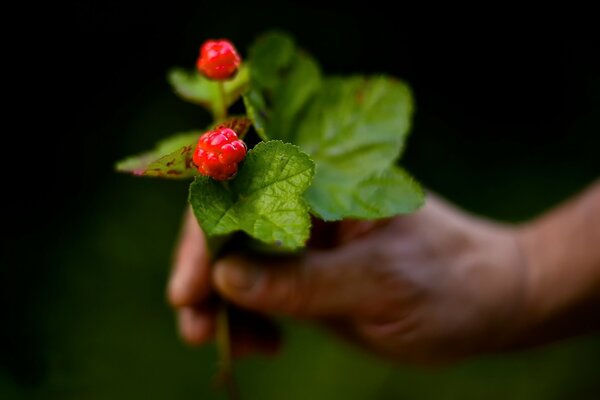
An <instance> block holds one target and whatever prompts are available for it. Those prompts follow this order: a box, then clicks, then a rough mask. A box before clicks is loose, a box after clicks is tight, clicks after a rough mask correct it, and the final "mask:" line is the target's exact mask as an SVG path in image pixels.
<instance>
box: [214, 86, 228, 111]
mask: <svg viewBox="0 0 600 400" xmlns="http://www.w3.org/2000/svg"><path fill="white" fill-rule="evenodd" d="M217 87H218V88H219V100H220V101H219V103H218V104H219V108H218V110H216V113H215V120H217V121H222V120H224V119H225V118H227V93H226V92H225V83H224V82H223V81H218V82H217Z"/></svg>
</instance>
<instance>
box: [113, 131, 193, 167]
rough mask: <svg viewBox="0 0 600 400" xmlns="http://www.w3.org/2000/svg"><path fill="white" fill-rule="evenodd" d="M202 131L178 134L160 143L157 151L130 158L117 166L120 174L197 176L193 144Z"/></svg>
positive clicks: (156, 148)
mask: <svg viewBox="0 0 600 400" xmlns="http://www.w3.org/2000/svg"><path fill="white" fill-rule="evenodd" d="M201 134H202V131H189V132H184V133H178V134H175V135H173V136H171V137H170V138H168V139H165V140H163V141H161V142H159V143H158V144H157V145H156V147H155V149H154V150H152V151H149V152H146V153H143V154H140V155H137V156H132V157H128V158H126V159H125V160H123V161H120V162H118V163H117V165H116V169H117V171H119V172H127V173H130V174H133V175H136V176H158V177H164V178H173V179H184V178H189V177H193V176H194V175H196V172H195V168H193V165H190V163H191V159H192V158H191V157H192V151H193V144H194V143H195V142H196V141H197V140H198V138H199V137H200V135H201Z"/></svg>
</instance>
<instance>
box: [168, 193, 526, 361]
mask: <svg viewBox="0 0 600 400" xmlns="http://www.w3.org/2000/svg"><path fill="white" fill-rule="evenodd" d="M316 228H317V230H316V231H315V232H313V235H312V239H311V244H313V245H317V247H323V246H324V245H325V246H326V247H327V248H325V249H323V248H320V249H309V250H307V251H306V252H305V253H304V255H303V256H301V257H298V258H293V259H285V260H284V261H282V260H281V259H275V260H273V259H271V260H269V259H259V258H255V257H252V258H250V257H243V256H241V255H232V256H228V257H225V258H223V259H221V260H218V261H217V262H216V263H215V265H214V266H213V268H211V266H210V265H209V261H208V259H207V253H206V248H205V244H204V237H203V234H202V232H201V230H200V229H199V228H198V225H197V223H196V221H195V220H194V217H193V215H192V214H191V212H190V213H188V214H187V218H186V222H185V226H184V229H183V235H182V238H181V242H180V245H179V248H178V251H177V256H176V261H175V267H174V269H173V275H172V278H171V281H170V285H169V299H170V302H171V303H172V305H173V306H174V307H175V308H177V309H178V313H179V329H180V332H181V334H182V336H183V338H184V339H185V340H186V341H188V342H189V343H192V344H201V343H204V342H206V341H208V340H210V339H211V338H212V335H213V330H214V328H213V327H214V310H213V307H212V306H211V303H212V301H211V297H212V296H213V292H214V291H215V290H216V291H218V293H219V294H220V295H221V296H223V297H225V298H226V299H227V300H229V301H231V302H232V303H234V304H236V305H238V306H239V307H240V308H241V309H244V310H251V311H254V312H255V313H254V314H250V313H248V312H246V313H244V318H243V319H244V322H245V323H243V324H241V325H240V324H239V323H238V324H235V322H234V325H236V326H234V328H233V331H234V333H236V334H238V335H241V337H240V336H238V337H237V338H235V337H234V349H236V352H237V353H238V354H239V353H245V352H247V351H250V350H262V351H267V352H272V351H274V350H275V349H276V348H277V345H278V336H277V334H276V330H275V329H274V327H273V325H272V324H271V323H270V322H269V320H268V319H267V318H265V315H276V314H287V315H291V316H294V317H297V318H301V319H310V320H313V321H315V322H317V323H319V324H323V325H325V326H327V327H329V328H331V329H332V330H333V331H335V332H336V333H338V334H340V335H341V336H343V337H344V338H347V339H349V340H351V341H353V342H354V343H357V344H359V345H361V346H363V347H365V348H367V349H369V350H370V351H373V352H375V353H377V354H380V355H382V356H384V357H386V358H391V359H394V360H403V361H413V362H421V363H438V362H445V361H450V360H456V359H460V358H464V357H467V356H469V355H473V354H478V353H481V352H485V351H489V350H493V349H496V348H500V347H502V345H503V344H504V343H505V342H506V341H507V340H509V337H510V335H511V327H512V326H513V323H514V322H515V321H517V319H518V312H517V311H518V310H519V309H520V306H521V302H522V299H523V291H524V287H523V282H524V278H523V277H524V272H523V265H522V258H521V256H520V252H519V248H518V245H517V241H516V234H515V233H514V230H513V229H512V228H510V227H507V226H502V225H499V224H495V223H492V222H487V221H484V220H481V219H477V218H474V217H472V216H469V215H467V214H465V213H462V212H461V211H459V210H457V209H455V208H453V207H451V206H450V205H448V204H446V203H444V202H442V201H441V200H439V199H437V198H435V197H431V196H430V197H429V199H428V200H427V203H426V205H425V206H424V207H423V208H422V209H421V210H420V211H418V212H417V213H415V214H412V215H409V216H402V217H397V218H394V219H389V220H383V221H377V222H371V221H362V222H360V221H343V222H341V223H338V224H323V223H321V224H317V226H316ZM261 315H262V316H261Z"/></svg>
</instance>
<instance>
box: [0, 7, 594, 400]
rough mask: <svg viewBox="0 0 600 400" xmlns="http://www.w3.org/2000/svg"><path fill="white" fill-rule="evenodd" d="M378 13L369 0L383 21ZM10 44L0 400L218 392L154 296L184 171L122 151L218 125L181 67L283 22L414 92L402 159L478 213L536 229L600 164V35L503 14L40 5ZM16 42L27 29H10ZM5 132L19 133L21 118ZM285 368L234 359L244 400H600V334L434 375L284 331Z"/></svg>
mask: <svg viewBox="0 0 600 400" xmlns="http://www.w3.org/2000/svg"><path fill="white" fill-rule="evenodd" d="M373 9H375V10H377V11H372V10H373ZM32 15H33V17H32V18H31V20H29V23H28V25H27V26H28V27H29V29H30V31H29V32H30V33H31V34H30V35H28V36H27V37H25V35H23V37H22V38H21V39H23V43H22V44H17V47H18V48H19V49H20V50H19V55H20V56H21V55H22V56H23V57H20V56H18V57H17V56H16V57H15V58H13V59H11V60H12V61H11V64H16V65H17V66H18V67H23V68H24V69H23V70H22V71H27V72H21V73H20V74H18V75H13V76H9V77H7V79H6V80H7V81H12V82H8V83H14V82H15V81H16V83H17V85H18V86H19V94H18V95H17V96H16V97H15V103H16V104H17V106H18V107H19V109H20V110H21V111H22V113H19V114H16V113H14V114H15V115H12V117H16V118H17V122H18V126H19V127H20V128H18V129H19V131H18V132H12V131H11V132H10V134H11V135H14V136H16V138H17V142H18V144H17V146H10V147H9V146H6V148H7V150H6V153H8V157H9V158H8V160H9V161H8V162H9V166H8V167H7V168H5V170H6V175H7V176H6V180H7V182H8V183H9V184H10V186H11V188H12V190H11V191H10V194H5V197H7V200H8V204H9V205H8V206H6V207H5V210H4V212H5V213H6V214H5V218H4V222H3V225H4V229H5V232H6V233H7V235H6V236H8V238H7V239H4V240H3V241H2V254H1V257H2V267H1V273H2V276H1V285H2V297H3V299H2V300H3V302H2V304H3V306H2V307H3V314H4V316H3V323H2V329H1V332H2V333H1V334H2V337H1V339H2V340H1V342H0V346H2V349H1V351H2V352H1V360H0V361H1V364H0V368H1V369H0V397H1V398H44V399H47V398H61V399H70V398H73V399H81V398H89V399H121V398H123V399H125V398H127V399H130V398H145V399H154V398H156V399H164V398H213V397H214V398H222V394H220V393H215V392H213V391H212V389H211V387H210V377H211V375H212V373H213V371H214V350H213V348H212V347H211V346H209V347H206V348H203V349H200V350H190V349H188V348H186V347H185V346H183V345H182V344H181V342H180V341H179V340H178V338H177V333H176V330H175V324H174V322H173V318H172V315H171V312H170V310H169V309H168V307H167V305H166V303H165V301H164V285H165V282H166V279H167V276H168V269H169V261H170V252H171V248H172V246H173V243H174V241H175V237H176V235H177V228H178V224H179V220H180V216H181V211H182V209H183V206H184V204H185V198H186V187H187V184H186V183H174V182H163V181H154V180H145V179H134V178H131V177H128V176H121V175H117V174H115V173H114V172H113V170H112V168H113V164H114V162H115V161H116V160H118V159H120V158H122V157H124V156H126V155H129V154H131V153H136V152H139V151H142V150H145V149H147V148H150V147H151V146H152V145H153V143H154V142H155V141H156V140H158V139H160V138H162V137H164V136H166V135H168V134H170V133H172V132H176V131H180V130H188V129H190V128H199V127H202V126H205V125H206V124H207V123H208V122H209V116H208V115H207V114H206V113H205V112H204V111H202V110H200V109H198V108H197V107H195V106H193V105H189V104H186V103H184V102H182V101H181V100H179V99H177V98H176V96H175V95H174V94H172V93H171V90H170V88H169V87H168V85H167V83H166V80H165V73H166V70H167V69H168V68H169V67H170V66H174V65H179V66H188V67H192V66H193V63H194V61H195V59H196V56H197V51H198V48H199V45H200V43H201V42H202V41H203V40H205V39H207V38H219V37H228V38H230V39H231V40H232V41H233V42H234V43H236V45H237V47H238V49H240V51H241V53H242V55H245V49H246V48H247V46H248V45H249V44H250V43H251V42H252V41H253V40H254V38H255V37H256V36H257V35H259V34H260V33H261V32H264V31H265V30H268V29H272V28H279V29H283V30H286V31H288V32H289V33H291V34H293V35H294V36H295V37H296V39H297V42H298V43H299V44H300V46H302V47H303V48H305V49H306V50H308V51H309V52H311V53H312V54H313V55H314V56H315V57H316V58H317V59H318V60H320V61H321V63H322V66H323V69H324V71H325V72H326V73H328V74H349V73H387V74H391V75H394V76H397V77H400V78H402V79H404V80H406V81H407V82H408V83H409V84H410V85H411V86H412V88H413V90H414V95H415V98H416V103H417V113H416V117H415V124H414V129H413V132H412V136H411V137H410V140H409V143H408V147H407V151H406V153H405V155H404V157H403V160H402V163H403V164H404V165H405V166H406V167H407V168H408V169H409V170H410V171H411V172H412V173H413V174H414V175H415V176H416V177H417V179H419V180H420V181H421V182H422V183H423V184H424V185H425V186H427V187H428V188H430V189H431V190H434V191H436V192H438V193H440V194H441V195H443V196H445V197H447V198H449V199H450V200H452V201H454V202H455V203H457V204H458V205H460V206H462V207H464V208H466V209H468V210H471V211H473V212H476V213H479V214H482V215H485V216H488V217H490V218H495V219H499V220H503V221H509V222H521V221H525V220H527V219H529V218H531V217H533V216H536V215H538V214H540V213H542V212H543V211H545V210H547V209H548V208H550V207H552V206H554V205H556V204H558V203H559V202H560V201H561V200H564V199H566V198H567V197H569V196H570V195H572V194H575V193H577V192H578V191H579V190H581V189H583V188H584V187H585V186H586V185H588V184H590V183H591V182H592V181H593V180H594V179H597V178H598V176H599V174H600V156H599V154H598V149H599V148H600V68H599V63H598V54H599V53H600V43H599V42H598V41H597V40H594V39H590V37H589V36H588V35H580V36H578V37H568V36H566V35H565V33H564V32H561V31H560V29H557V30H552V29H545V28H544V29H542V28H538V27H533V26H532V25H527V26H526V27H524V28H522V29H518V28H515V26H514V25H513V24H512V23H511V22H510V21H507V20H502V21H501V22H498V23H491V22H490V21H488V20H486V18H484V17H483V16H482V17H481V18H480V19H479V20H478V22H476V23H475V22H473V21H469V20H467V21H459V20H456V19H448V20H444V21H443V22H439V21H434V20H432V19H431V18H429V17H428V18H423V17H422V16H419V15H415V14H412V13H410V12H408V11H407V10H406V11H404V12H401V13H395V12H393V11H390V10H387V9H385V8H377V9H376V8H374V7H372V8H371V10H366V9H364V8H360V9H348V8H345V9H343V10H342V9H341V8H337V7H325V6H318V7H317V6H312V5H306V4H302V3H300V2H286V3H285V5H282V4H280V3H277V2H272V3H258V2H253V3H252V2H248V3H245V4H236V3H231V2H212V3H202V2H187V3H186V2H168V3H165V4H162V5H150V4H145V5H144V6H143V7H141V6H134V5H123V4H121V5H111V4H108V3H93V2H83V3H77V4H75V3H73V4H71V5H63V6H61V7H60V9H59V8H55V9H52V10H48V13H46V12H45V11H44V10H37V11H36V12H35V13H32ZM17 36H18V35H17ZM13 129H14V128H13ZM282 324H283V326H284V329H285V331H286V334H287V337H288V343H289V345H288V346H287V347H286V349H285V351H284V352H283V354H282V355H281V356H280V357H279V358H277V359H274V360H267V359H262V358H252V359H248V360H245V361H242V362H240V363H239V371H240V372H239V375H240V379H241V384H242V387H243V390H244V392H246V393H247V398H260V399H280V398H286V399H296V398H297V399H305V398H314V399H321V398H322V399H332V398H335V399H338V398H339V399H375V398H377V399H387V398H403V399H429V398H445V399H455V398H456V399H478V398H487V399H501V398H511V399H517V398H525V399H564V398H593V395H594V393H595V394H597V393H600V380H599V379H598V374H597V372H595V371H597V368H598V360H600V340H599V337H598V335H588V336H584V337H581V338H574V339H571V340H566V341H564V342H561V343H557V344H554V345H551V346H546V347H543V348H539V349H532V350H528V351H524V352H519V353H515V354H507V355H503V356H494V357H484V358H482V359H478V360H474V361H470V362H467V363H463V364H460V365H457V366H453V367H450V368H443V369H422V368H414V367H410V366H399V367H398V366H391V365H389V364H386V363H383V362H381V361H379V360H376V359H372V358H370V357H369V356H366V355H364V354H361V353H359V352H357V351H355V350H354V349H352V348H349V347H347V346H346V345H344V344H342V343H339V342H337V341H335V340H334V339H332V338H331V337H329V336H327V335H326V334H324V333H322V332H319V331H317V330H315V329H314V328H312V327H309V326H306V325H302V324H298V323H296V322H293V321H282Z"/></svg>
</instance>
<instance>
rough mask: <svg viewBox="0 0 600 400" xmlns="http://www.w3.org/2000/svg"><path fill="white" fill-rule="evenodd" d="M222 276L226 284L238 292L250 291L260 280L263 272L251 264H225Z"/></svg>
mask: <svg viewBox="0 0 600 400" xmlns="http://www.w3.org/2000/svg"><path fill="white" fill-rule="evenodd" d="M221 268H223V270H222V274H223V275H222V276H223V280H224V281H225V284H226V285H227V286H229V287H231V288H232V289H235V290H236V291H248V290H250V289H251V288H252V287H253V286H255V285H256V282H257V281H258V280H259V279H260V275H261V271H260V270H259V269H258V268H257V267H255V266H254V265H250V264H240V263H227V264H223V265H222V267H221Z"/></svg>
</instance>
